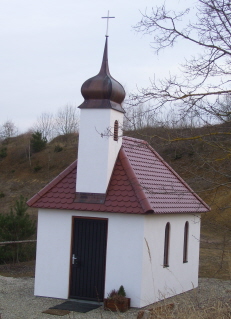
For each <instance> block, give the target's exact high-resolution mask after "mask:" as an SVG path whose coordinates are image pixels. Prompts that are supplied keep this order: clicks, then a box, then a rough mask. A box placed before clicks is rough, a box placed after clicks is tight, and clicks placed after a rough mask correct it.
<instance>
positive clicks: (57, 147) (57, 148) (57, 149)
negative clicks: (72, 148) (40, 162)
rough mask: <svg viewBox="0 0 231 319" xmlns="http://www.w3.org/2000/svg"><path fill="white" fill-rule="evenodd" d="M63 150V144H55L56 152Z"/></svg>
mask: <svg viewBox="0 0 231 319" xmlns="http://www.w3.org/2000/svg"><path fill="white" fill-rule="evenodd" d="M62 150H63V148H62V146H60V145H55V148H54V152H55V153H58V152H61V151H62Z"/></svg>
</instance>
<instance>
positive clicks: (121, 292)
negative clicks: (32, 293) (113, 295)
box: [118, 285, 126, 297]
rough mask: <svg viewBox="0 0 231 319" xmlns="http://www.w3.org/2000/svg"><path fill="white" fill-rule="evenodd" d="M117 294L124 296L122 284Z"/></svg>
mask: <svg viewBox="0 0 231 319" xmlns="http://www.w3.org/2000/svg"><path fill="white" fill-rule="evenodd" d="M118 295H120V296H123V297H126V292H125V289H124V286H122V285H121V286H120V288H119V290H118Z"/></svg>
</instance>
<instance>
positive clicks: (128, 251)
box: [35, 209, 144, 307]
mask: <svg viewBox="0 0 231 319" xmlns="http://www.w3.org/2000/svg"><path fill="white" fill-rule="evenodd" d="M72 216H84V217H98V218H100V217H101V218H108V242H107V264H106V280H105V297H107V295H108V293H109V292H110V291H111V290H112V289H118V288H119V286H120V285H124V287H125V290H126V292H127V295H128V296H129V297H130V298H131V305H132V306H133V307H139V305H140V293H141V274H142V249H143V243H142V240H141V239H142V238H143V229H144V219H143V216H141V215H128V214H119V213H118V214H116V213H114V214H112V213H91V212H82V213H81V212H74V211H64V210H60V211H57V210H48V209H40V210H39V214H38V233H37V236H38V237H37V239H38V241H37V257H36V274H35V276H36V277H35V295H37V296H46V297H55V298H64V299H67V298H68V293H69V276H70V254H71V251H70V247H71V231H72Z"/></svg>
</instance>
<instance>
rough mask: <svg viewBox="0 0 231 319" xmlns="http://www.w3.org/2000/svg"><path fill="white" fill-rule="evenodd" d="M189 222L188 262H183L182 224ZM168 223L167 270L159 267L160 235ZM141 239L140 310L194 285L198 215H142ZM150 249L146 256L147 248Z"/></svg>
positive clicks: (197, 257) (160, 258)
mask: <svg viewBox="0 0 231 319" xmlns="http://www.w3.org/2000/svg"><path fill="white" fill-rule="evenodd" d="M186 221H188V222H189V236H188V263H183V242H184V226H185V222H186ZM167 222H170V246H169V249H170V250H169V267H167V268H164V267H163V256H164V235H165V226H166V223H167ZM144 237H145V239H146V240H147V244H146V241H145V239H144V240H143V247H144V251H143V252H144V255H143V274H142V292H141V304H140V306H141V307H143V306H145V305H148V304H150V303H153V302H155V301H158V300H160V299H164V298H168V297H170V296H172V295H175V294H179V293H182V292H184V291H187V290H190V289H193V288H195V287H197V285H198V266H199V238H200V216H199V215H192V214H178V215H176V214H174V215H170V214H169V215H158V216H157V215H156V216H150V215H149V216H145V232H144ZM147 245H148V246H149V249H150V255H151V256H149V252H148V247H147Z"/></svg>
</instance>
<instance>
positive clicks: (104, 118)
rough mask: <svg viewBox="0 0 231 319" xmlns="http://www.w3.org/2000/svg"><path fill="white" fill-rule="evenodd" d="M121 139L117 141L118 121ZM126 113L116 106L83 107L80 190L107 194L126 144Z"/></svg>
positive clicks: (79, 156)
mask: <svg viewBox="0 0 231 319" xmlns="http://www.w3.org/2000/svg"><path fill="white" fill-rule="evenodd" d="M116 120H117V121H118V123H119V134H118V135H119V138H118V141H114V138H113V133H114V123H115V121H116ZM122 126H123V113H121V112H118V111H115V110H113V109H81V115H80V128H79V149H78V167H77V176H78V178H77V183H76V191H77V192H86V193H100V194H105V193H106V190H107V187H108V183H109V180H110V178H111V174H112V170H113V168H114V165H115V161H116V158H117V156H118V153H119V150H120V148H121V145H122V131H121V127H122Z"/></svg>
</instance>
